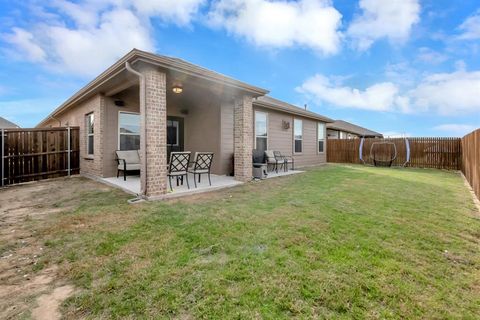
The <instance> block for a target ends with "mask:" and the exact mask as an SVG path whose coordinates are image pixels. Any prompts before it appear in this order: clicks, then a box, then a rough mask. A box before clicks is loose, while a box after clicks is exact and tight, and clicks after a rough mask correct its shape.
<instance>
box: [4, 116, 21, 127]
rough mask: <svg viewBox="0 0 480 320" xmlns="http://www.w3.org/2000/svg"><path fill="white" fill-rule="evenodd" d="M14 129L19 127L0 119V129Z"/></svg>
mask: <svg viewBox="0 0 480 320" xmlns="http://www.w3.org/2000/svg"><path fill="white" fill-rule="evenodd" d="M16 128H20V127H19V126H17V125H16V124H15V123H13V122H11V121H9V120H7V119H5V118H2V117H0V129H16Z"/></svg>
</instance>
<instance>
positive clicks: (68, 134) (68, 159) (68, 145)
mask: <svg viewBox="0 0 480 320" xmlns="http://www.w3.org/2000/svg"><path fill="white" fill-rule="evenodd" d="M67 139H68V141H67V162H68V164H67V168H68V176H69V177H70V170H71V166H70V153H71V152H72V150H70V149H71V148H70V126H68V127H67Z"/></svg>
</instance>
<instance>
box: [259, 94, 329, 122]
mask: <svg viewBox="0 0 480 320" xmlns="http://www.w3.org/2000/svg"><path fill="white" fill-rule="evenodd" d="M253 104H254V105H256V106H259V107H264V108H268V109H272V110H279V111H284V112H287V113H292V114H295V115H299V116H302V117H306V118H311V119H315V120H320V121H323V122H333V121H334V120H332V119H330V118H328V117H325V116H322V115H320V114H318V113H315V112H312V111H308V110H305V109H303V108H300V107H297V106H295V105H293V104H290V103H286V102H284V101H280V100H278V99H275V98H272V97H270V96H263V97H258V98H256V99H254V100H253Z"/></svg>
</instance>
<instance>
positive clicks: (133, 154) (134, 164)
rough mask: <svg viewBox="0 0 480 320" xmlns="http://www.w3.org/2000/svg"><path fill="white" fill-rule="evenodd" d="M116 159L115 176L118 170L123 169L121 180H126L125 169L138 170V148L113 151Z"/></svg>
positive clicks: (118, 172)
mask: <svg viewBox="0 0 480 320" xmlns="http://www.w3.org/2000/svg"><path fill="white" fill-rule="evenodd" d="M115 154H116V159H115V160H116V161H117V178H118V176H119V174H120V171H123V180H124V181H126V180H127V171H138V170H140V156H139V154H138V150H117V151H115Z"/></svg>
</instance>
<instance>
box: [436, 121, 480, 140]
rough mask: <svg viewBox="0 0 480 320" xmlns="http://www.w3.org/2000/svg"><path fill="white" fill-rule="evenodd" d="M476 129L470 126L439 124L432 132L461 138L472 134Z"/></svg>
mask: <svg viewBox="0 0 480 320" xmlns="http://www.w3.org/2000/svg"><path fill="white" fill-rule="evenodd" d="M476 128H477V127H476V126H473V125H470V124H456V123H450V124H441V125H438V126H435V127H433V130H436V131H442V132H444V133H445V134H447V135H449V136H455V137H463V136H464V135H466V134H467V133H470V132H472V131H473V130H475V129H476Z"/></svg>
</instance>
